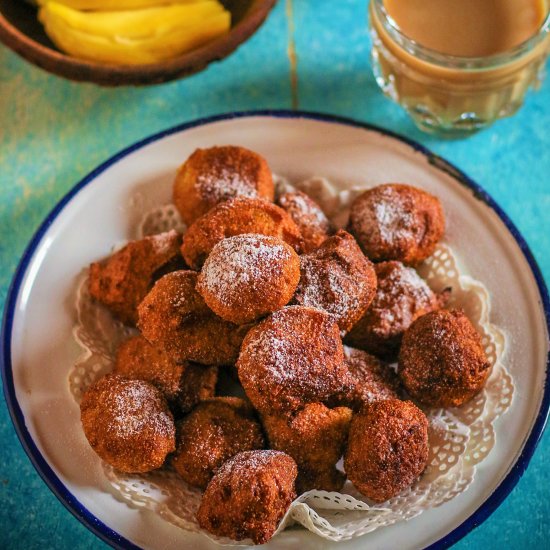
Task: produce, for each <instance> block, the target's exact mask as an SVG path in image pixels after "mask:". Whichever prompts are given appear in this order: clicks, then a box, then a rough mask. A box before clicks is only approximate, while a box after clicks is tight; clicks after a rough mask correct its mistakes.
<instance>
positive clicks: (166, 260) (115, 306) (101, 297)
mask: <svg viewBox="0 0 550 550" xmlns="http://www.w3.org/2000/svg"><path fill="white" fill-rule="evenodd" d="M180 245H181V235H179V234H178V233H176V231H168V232H166V233H161V234H159V235H154V236H152V237H145V238H144V239H141V240H138V241H132V242H129V243H128V244H127V245H126V246H125V247H124V248H121V249H120V250H119V251H118V252H115V253H114V254H113V255H112V256H110V257H109V258H107V259H106V260H104V261H102V262H94V263H93V264H91V265H90V274H89V279H88V285H89V289H90V294H91V296H92V297H93V298H95V299H96V300H98V301H99V302H101V303H102V304H104V305H105V306H107V307H108V308H109V310H110V311H111V312H112V313H113V314H114V315H115V316H116V317H117V318H118V319H120V320H121V321H122V322H123V323H126V324H129V325H135V324H136V322H137V306H138V305H139V303H140V302H141V300H143V298H144V296H145V295H146V294H147V292H149V290H150V289H151V287H152V286H153V283H154V281H155V274H156V273H157V272H158V271H159V270H161V269H162V268H163V267H164V266H166V265H167V264H171V263H173V262H174V261H175V260H176V259H177V258H178V257H179V256H180V253H179V247H180Z"/></svg>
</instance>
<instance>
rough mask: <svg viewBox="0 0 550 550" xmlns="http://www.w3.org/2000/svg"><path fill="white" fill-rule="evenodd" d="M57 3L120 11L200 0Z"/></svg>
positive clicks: (41, 1)
mask: <svg viewBox="0 0 550 550" xmlns="http://www.w3.org/2000/svg"><path fill="white" fill-rule="evenodd" d="M48 1H49V0H36V3H37V4H38V5H39V6H44V5H45V4H47V3H48ZM58 2H59V3H60V4H63V5H64V6H68V7H70V8H73V9H75V10H97V11H120V10H133V9H136V8H150V7H154V6H167V5H172V4H195V3H197V2H200V0H58Z"/></svg>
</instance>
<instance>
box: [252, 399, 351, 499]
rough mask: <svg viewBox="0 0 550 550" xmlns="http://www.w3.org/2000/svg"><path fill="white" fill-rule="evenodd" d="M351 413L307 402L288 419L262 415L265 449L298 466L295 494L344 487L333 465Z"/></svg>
mask: <svg viewBox="0 0 550 550" xmlns="http://www.w3.org/2000/svg"><path fill="white" fill-rule="evenodd" d="M351 414H352V412H351V409H348V408H347V407H336V408H334V409H329V408H327V407H325V405H323V404H321V403H311V404H309V405H306V406H305V407H304V408H303V409H301V410H300V411H298V412H297V413H296V414H295V415H294V416H292V417H284V416H276V415H264V416H262V423H263V426H264V429H265V431H266V434H267V438H268V440H269V446H270V447H271V448H272V449H276V450H278V451H283V452H285V453H287V454H288V455H290V456H291V457H292V458H293V459H294V460H295V461H296V464H297V465H298V480H297V482H296V484H297V485H296V486H297V490H298V494H301V493H304V492H305V491H309V490H311V489H319V490H324V491H339V490H340V489H341V488H342V486H343V485H344V481H345V479H346V477H345V475H344V474H343V473H342V472H340V471H339V470H337V469H336V463H337V462H338V461H339V460H340V457H341V456H342V453H343V452H344V445H345V443H346V441H347V436H348V430H349V424H350V421H351Z"/></svg>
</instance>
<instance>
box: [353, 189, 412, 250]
mask: <svg viewBox="0 0 550 550" xmlns="http://www.w3.org/2000/svg"><path fill="white" fill-rule="evenodd" d="M377 189H378V193H377V194H376V195H370V199H371V200H368V201H363V202H360V203H359V207H356V210H355V216H354V226H355V229H356V231H358V232H359V233H360V234H361V235H364V236H366V237H369V236H370V235H372V234H375V235H378V237H379V239H380V240H381V241H382V243H383V244H384V245H387V246H391V245H393V244H395V242H396V241H398V240H408V239H412V238H414V237H415V220H414V216H413V215H412V214H411V212H409V211H407V210H406V209H405V208H404V205H403V199H402V197H401V195H400V194H399V193H398V192H397V191H396V190H395V188H393V187H391V186H387V187H384V186H381V187H379V188H377Z"/></svg>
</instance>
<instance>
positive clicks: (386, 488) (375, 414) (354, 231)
mask: <svg viewBox="0 0 550 550" xmlns="http://www.w3.org/2000/svg"><path fill="white" fill-rule="evenodd" d="M274 200H275V201H276V202H273V201H274ZM174 203H175V204H176V206H177V207H178V209H179V210H180V212H181V215H182V217H183V219H184V220H185V221H186V222H187V223H188V224H189V229H188V230H187V232H186V233H185V234H184V235H183V236H181V235H178V234H177V233H175V232H174V231H172V232H169V233H164V234H160V235H156V236H152V237H147V238H145V239H142V240H139V241H134V242H131V243H129V244H128V245H126V246H125V247H124V248H123V249H121V250H119V251H118V252H116V253H114V254H113V255H111V256H110V257H109V258H107V259H106V260H104V261H102V262H98V263H94V264H92V266H91V268H90V275H89V288H90V293H91V295H92V296H93V298H94V299H96V300H97V301H98V302H100V303H102V304H104V305H105V306H106V307H107V308H109V310H110V311H111V312H112V314H113V315H114V316H115V317H117V318H118V319H119V320H121V321H122V322H124V323H126V324H128V325H131V326H135V327H137V329H138V330H139V332H140V334H139V335H137V336H135V337H133V338H131V339H129V340H128V341H126V342H125V343H123V344H122V345H121V346H120V348H119V350H118V354H117V358H116V365H115V369H114V373H112V374H109V375H107V376H105V377H104V378H102V379H101V380H99V381H98V382H97V383H96V384H95V385H93V386H92V387H91V388H90V389H89V390H88V391H87V392H86V393H85V395H84V397H83V400H82V404H81V416H82V425H83V428H84V433H85V435H86V437H87V438H88V441H89V442H90V445H91V446H92V447H93V449H94V450H95V451H96V453H97V454H98V455H99V456H100V457H101V458H102V459H103V460H105V461H106V462H108V463H109V464H111V465H113V466H114V467H115V468H117V469H119V470H121V471H124V472H130V473H132V472H146V471H150V470H153V469H155V468H159V467H161V466H163V465H169V466H171V467H173V469H174V470H175V471H176V472H178V474H180V475H181V477H182V478H183V479H184V480H185V481H186V482H187V483H189V484H190V485H192V486H195V487H197V488H199V489H200V490H203V491H204V495H203V500H202V503H201V506H200V509H199V511H198V514H197V519H198V522H199V524H200V525H201V526H202V527H203V528H204V529H206V530H207V531H209V532H211V533H213V534H216V535H219V536H227V537H230V538H233V539H235V540H243V539H247V538H251V539H252V540H253V541H254V542H255V543H258V544H259V543H263V542H266V541H267V540H269V538H270V537H271V536H272V535H273V533H274V532H275V530H276V529H277V525H278V524H279V522H280V520H281V519H282V517H283V516H284V514H285V513H286V511H287V509H288V507H289V506H290V503H291V502H292V500H293V499H294V498H295V496H296V493H297V492H298V494H300V493H302V492H304V491H307V490H310V489H321V490H327V491H338V490H340V489H341V488H342V486H343V484H344V482H345V479H346V477H347V478H348V479H349V480H350V481H351V482H352V483H353V484H354V485H355V487H356V488H357V489H358V490H359V491H360V492H361V493H362V494H363V495H365V496H366V497H367V498H368V499H370V500H371V501H373V502H384V501H386V500H388V499H390V498H391V497H393V496H395V495H397V494H398V493H400V492H401V491H403V490H404V489H406V488H407V487H408V486H410V485H411V484H412V483H413V482H414V481H415V480H416V479H417V478H418V477H419V476H420V475H421V474H422V472H423V471H424V469H425V467H426V464H427V459H428V451H429V447H428V421H427V418H426V416H425V414H424V412H423V411H422V410H421V409H420V408H419V407H418V406H417V405H420V406H424V407H430V406H433V407H445V406H453V407H456V406H460V405H461V404H463V403H464V402H466V401H467V400H468V399H470V398H472V397H473V396H474V395H475V394H476V393H477V392H479V391H480V390H481V388H482V387H483V384H484V382H485V380H486V378H487V376H488V374H489V363H488V361H487V358H486V356H485V353H484V350H483V347H482V345H481V340H480V337H479V335H478V334H477V332H476V331H475V329H474V327H473V326H472V324H471V323H470V321H469V320H468V319H467V318H466V316H465V315H464V314H463V313H462V312H461V311H456V310H451V311H448V310H444V309H441V308H442V307H443V306H445V304H446V301H447V299H448V296H449V292H450V291H449V290H447V291H445V292H444V293H442V294H440V295H436V294H435V293H434V292H432V290H431V289H430V288H429V286H428V285H427V284H426V282H425V281H423V280H422V279H421V278H420V276H419V275H418V273H417V272H416V271H415V269H414V266H415V265H417V264H419V263H420V262H422V261H423V260H424V259H426V258H427V257H428V256H429V255H430V254H432V252H433V251H434V248H435V246H436V244H437V242H438V241H439V240H440V239H441V237H442V236H443V232H444V227H445V220H444V215H443V210H442V207H441V204H440V202H439V200H438V199H437V198H436V197H433V196H432V195H430V194H428V193H426V192H425V191H422V190H420V189H417V188H415V187H412V186H410V185H404V184H384V185H379V186H377V187H374V188H372V189H369V190H367V191H365V192H364V193H363V194H362V195H360V196H358V197H357V198H356V199H355V201H354V202H353V204H352V207H351V214H350V221H349V226H348V228H347V229H348V230H347V231H345V230H338V231H336V230H335V228H334V227H333V226H332V224H331V223H330V222H329V220H328V219H327V217H326V216H325V214H324V213H323V211H322V210H321V208H320V207H319V206H318V205H317V204H316V203H315V202H314V201H313V200H312V199H311V198H309V197H308V196H307V195H305V194H304V193H301V192H299V191H297V192H295V193H293V192H291V193H285V194H284V195H281V196H279V197H277V196H276V193H275V189H274V184H273V180H272V177H271V171H270V170H269V167H268V165H267V162H266V161H265V159H263V158H262V157H261V156H260V155H258V154H257V153H254V152H252V151H249V150H247V149H244V148H242V147H234V146H224V147H213V148H211V149H207V150H197V151H196V152H195V153H193V155H191V156H190V157H189V159H188V160H187V161H186V162H185V163H184V164H183V165H182V167H181V168H180V170H179V171H178V174H177V176H176V181H175V183H174ZM373 262H376V263H373ZM344 343H346V346H344ZM350 346H353V347H350ZM396 359H398V368H397V370H395V369H393V368H392V367H391V366H390V365H389V364H388V363H386V361H395V360H396ZM235 372H236V373H237V378H238V384H239V388H240V395H241V397H231V396H227V395H223V392H221V391H220V385H219V383H218V377H220V378H222V377H225V378H227V377H228V376H229V377H231V376H233V378H235ZM236 383H237V382H236V381H235V382H234V384H236ZM407 399H409V400H407ZM413 401H414V402H416V403H417V404H414V403H413ZM342 457H344V469H345V472H342V471H341V470H340V469H338V468H337V467H336V464H337V463H338V462H339V461H340V459H341V458H342Z"/></svg>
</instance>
